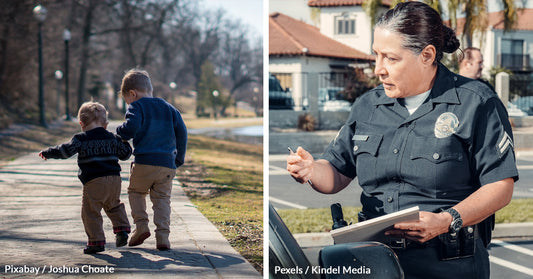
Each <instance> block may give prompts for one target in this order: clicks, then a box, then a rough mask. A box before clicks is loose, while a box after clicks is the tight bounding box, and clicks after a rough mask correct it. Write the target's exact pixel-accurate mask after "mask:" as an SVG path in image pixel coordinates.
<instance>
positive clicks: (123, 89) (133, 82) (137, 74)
mask: <svg viewBox="0 0 533 279" xmlns="http://www.w3.org/2000/svg"><path fill="white" fill-rule="evenodd" d="M130 90H138V91H140V92H144V93H152V90H153V88H152V81H151V80H150V75H148V72H147V71H144V70H140V69H131V70H129V71H127V72H126V74H125V75H124V77H123V78H122V85H121V86H120V94H121V95H122V96H124V95H126V96H127V95H129V91H130Z"/></svg>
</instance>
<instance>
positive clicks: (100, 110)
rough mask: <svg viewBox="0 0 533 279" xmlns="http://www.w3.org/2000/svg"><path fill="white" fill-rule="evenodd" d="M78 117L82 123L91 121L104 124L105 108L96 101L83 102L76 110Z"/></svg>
mask: <svg viewBox="0 0 533 279" xmlns="http://www.w3.org/2000/svg"><path fill="white" fill-rule="evenodd" d="M78 119H79V120H80V121H81V123H83V124H84V125H89V124H91V123H93V122H98V123H99V124H102V125H104V124H107V110H106V109H105V107H104V106H103V105H102V104H100V103H98V102H85V103H83V105H81V107H80V110H79V111H78Z"/></svg>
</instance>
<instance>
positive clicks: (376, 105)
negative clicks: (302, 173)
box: [322, 64, 518, 218]
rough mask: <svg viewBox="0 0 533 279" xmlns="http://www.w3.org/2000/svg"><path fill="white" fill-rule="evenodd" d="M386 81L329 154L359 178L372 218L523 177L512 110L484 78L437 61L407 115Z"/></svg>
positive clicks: (433, 206) (443, 204) (366, 98)
mask: <svg viewBox="0 0 533 279" xmlns="http://www.w3.org/2000/svg"><path fill="white" fill-rule="evenodd" d="M399 101H400V100H399V99H394V98H389V97H388V96H387V95H386V94H385V91H384V89H383V86H382V85H380V86H378V87H376V88H375V89H373V90H370V91H369V92H367V93H365V94H364V95H363V96H361V97H359V98H358V99H357V100H356V101H355V103H354V105H353V107H352V111H351V113H350V116H349V117H348V120H347V122H346V123H345V125H344V126H343V127H342V128H341V130H340V131H339V133H338V135H337V137H336V138H335V139H334V140H333V141H332V142H331V143H330V145H329V146H328V148H327V149H326V151H325V152H324V154H323V155H322V158H323V159H326V160H328V161H329V162H330V163H331V164H332V165H333V166H334V167H335V168H336V169H337V170H338V171H339V172H340V173H342V174H343V175H345V176H347V177H350V178H352V179H353V178H355V177H357V178H358V182H359V185H361V187H362V188H363V193H362V195H361V203H362V204H363V211H364V212H365V214H366V215H367V216H368V217H369V218H373V217H376V216H380V215H383V214H388V213H391V212H396V211H398V210H402V209H406V208H409V207H412V206H419V207H420V210H423V211H430V212H439V211H440V210H441V209H443V208H448V207H451V206H453V205H455V204H457V203H458V202H460V201H462V200H464V199H465V198H466V197H467V196H469V195H470V194H472V193H473V192H475V191H476V190H477V189H479V188H480V187H482V186H483V185H486V184H488V183H492V182H496V181H500V180H502V179H505V178H509V177H512V178H513V179H514V180H515V181H516V180H518V171H517V169H516V163H515V156H514V149H513V139H512V130H511V126H510V124H509V121H508V115H507V110H506V109H505V107H504V106H503V104H502V102H501V101H500V99H499V98H498V96H497V95H496V93H495V92H494V91H492V90H491V89H489V87H487V86H486V85H484V84H483V83H481V82H478V81H474V80H471V79H468V78H465V77H462V76H459V75H456V74H454V73H452V72H450V71H449V70H448V69H447V68H446V67H444V66H443V65H442V64H439V66H438V70H437V77H436V79H435V83H434V86H433V88H432V90H431V93H430V95H429V97H428V98H427V99H426V100H425V101H424V103H422V105H420V107H418V109H417V110H416V111H415V112H414V113H413V114H411V115H410V114H409V112H408V111H407V109H406V108H405V107H404V106H402V105H401V104H400V102H399Z"/></svg>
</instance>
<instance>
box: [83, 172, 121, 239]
mask: <svg viewBox="0 0 533 279" xmlns="http://www.w3.org/2000/svg"><path fill="white" fill-rule="evenodd" d="M120 187H121V179H120V176H117V175H114V176H113V175H110V176H103V177H98V178H95V179H93V180H91V181H89V182H87V183H85V185H83V197H82V203H81V219H82V221H83V225H84V227H85V232H86V233H87V236H88V237H89V242H88V243H87V245H104V244H105V234H104V229H103V227H102V223H103V220H102V214H101V211H102V208H103V209H104V211H105V213H106V214H107V216H108V217H109V219H111V223H112V224H113V231H114V233H117V232H121V231H126V232H130V222H129V221H128V216H127V215H126V210H125V209H124V204H123V203H121V202H120Z"/></svg>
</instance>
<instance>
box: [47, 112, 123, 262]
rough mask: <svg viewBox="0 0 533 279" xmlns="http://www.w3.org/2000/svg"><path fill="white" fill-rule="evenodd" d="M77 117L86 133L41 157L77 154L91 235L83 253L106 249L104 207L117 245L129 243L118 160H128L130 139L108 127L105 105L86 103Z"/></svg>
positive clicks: (83, 211) (84, 211) (85, 220)
mask: <svg viewBox="0 0 533 279" xmlns="http://www.w3.org/2000/svg"><path fill="white" fill-rule="evenodd" d="M78 119H79V123H80V125H81V129H82V131H83V132H81V133H78V134H76V135H74V137H73V138H72V139H71V141H70V142H68V143H64V144H61V145H58V146H55V147H50V148H48V149H46V150H43V151H41V152H40V153H39V156H40V157H41V158H43V159H45V160H46V159H67V158H69V157H71V156H73V155H75V154H76V153H77V154H78V166H79V167H80V171H79V174H78V178H79V179H80V180H81V183H82V184H83V197H82V205H81V218H82V220H83V226H84V227H85V232H86V233H87V237H88V238H89V240H88V241H87V247H86V248H85V249H84V250H83V253H85V254H95V253H98V252H102V251H104V250H105V234H104V230H103V227H102V223H103V220H102V214H101V210H102V208H103V209H104V211H105V213H106V214H107V216H108V217H109V219H111V222H112V224H113V232H114V233H115V235H116V246H117V247H121V246H124V245H126V243H127V242H128V233H129V232H130V223H129V221H128V216H127V215H126V210H125V209H124V204H123V203H121V202H120V190H121V179H120V170H121V169H120V165H119V163H118V160H119V159H120V160H127V159H128V158H129V157H130V156H131V152H132V150H131V146H130V144H129V143H128V142H124V141H122V139H121V138H120V137H119V136H117V135H114V134H113V133H111V132H108V131H107V130H106V128H107V124H108V121H107V111H106V109H105V107H104V106H103V105H101V104H99V103H96V102H87V103H84V104H83V105H82V106H81V107H80V110H79V112H78Z"/></svg>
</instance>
